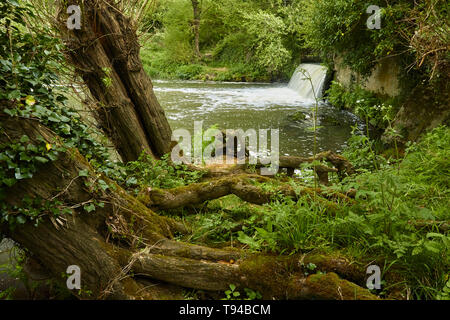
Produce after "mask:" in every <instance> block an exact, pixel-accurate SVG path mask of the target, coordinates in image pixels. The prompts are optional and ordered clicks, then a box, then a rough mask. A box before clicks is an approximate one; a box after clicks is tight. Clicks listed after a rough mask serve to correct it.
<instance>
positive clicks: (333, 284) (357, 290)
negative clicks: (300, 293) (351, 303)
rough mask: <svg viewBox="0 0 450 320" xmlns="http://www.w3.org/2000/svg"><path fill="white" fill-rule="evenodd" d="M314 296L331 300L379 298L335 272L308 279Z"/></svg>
mask: <svg viewBox="0 0 450 320" xmlns="http://www.w3.org/2000/svg"><path fill="white" fill-rule="evenodd" d="M306 286H307V287H308V291H309V292H310V295H311V297H312V298H314V297H316V298H321V299H327V300H328V299H329V300H377V299H378V298H377V297H376V296H375V295H373V294H371V293H370V292H369V291H368V290H366V289H363V288H361V287H359V286H357V285H356V284H354V283H351V282H349V281H346V280H342V279H340V278H339V276H338V275H337V274H335V273H332V272H331V273H327V274H314V275H311V276H309V277H308V278H307V279H306Z"/></svg>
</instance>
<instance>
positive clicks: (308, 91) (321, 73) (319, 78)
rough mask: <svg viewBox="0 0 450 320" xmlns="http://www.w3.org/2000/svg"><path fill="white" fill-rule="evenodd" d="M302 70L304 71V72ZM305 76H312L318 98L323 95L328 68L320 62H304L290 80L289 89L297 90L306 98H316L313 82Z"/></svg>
mask: <svg viewBox="0 0 450 320" xmlns="http://www.w3.org/2000/svg"><path fill="white" fill-rule="evenodd" d="M302 70H303V72H304V73H302ZM305 76H308V77H311V80H312V85H313V86H314V91H315V93H316V96H317V97H318V98H320V97H322V91H323V86H324V84H325V79H326V77H327V68H326V67H324V66H322V65H320V64H313V63H302V64H300V66H299V67H298V68H297V69H296V70H295V72H294V75H293V76H292V78H291V81H289V85H288V88H289V89H292V90H294V91H296V92H297V93H298V94H300V96H302V97H303V98H305V99H314V93H313V89H312V87H311V82H310V81H309V80H308V79H305Z"/></svg>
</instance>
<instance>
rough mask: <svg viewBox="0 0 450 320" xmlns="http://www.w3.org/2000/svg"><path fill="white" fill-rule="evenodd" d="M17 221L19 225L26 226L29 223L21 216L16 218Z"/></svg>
mask: <svg viewBox="0 0 450 320" xmlns="http://www.w3.org/2000/svg"><path fill="white" fill-rule="evenodd" d="M16 221H17V222H18V223H19V224H24V223H25V222H27V219H25V217H24V216H22V215H19V216H17V217H16Z"/></svg>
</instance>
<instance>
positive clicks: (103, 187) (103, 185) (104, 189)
mask: <svg viewBox="0 0 450 320" xmlns="http://www.w3.org/2000/svg"><path fill="white" fill-rule="evenodd" d="M98 184H99V185H100V187H101V188H102V189H103V191H106V190H107V189H109V185H108V184H107V183H106V182H105V181H103V180H101V179H100V180H98Z"/></svg>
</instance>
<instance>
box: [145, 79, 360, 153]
mask: <svg viewBox="0 0 450 320" xmlns="http://www.w3.org/2000/svg"><path fill="white" fill-rule="evenodd" d="M153 83H154V91H155V94H156V96H157V98H158V100H159V102H160V104H161V105H162V107H163V108H164V110H165V112H166V116H167V118H168V120H169V123H170V125H171V127H172V129H173V130H175V129H181V128H183V129H187V130H189V131H190V132H191V133H193V131H194V121H204V123H203V128H204V129H207V128H208V127H210V126H212V125H215V124H217V125H218V127H219V128H220V129H243V130H244V131H246V130H248V129H255V130H259V129H279V130H280V154H281V155H291V156H308V155H312V154H313V148H314V147H313V141H314V132H313V130H311V128H313V123H314V122H313V110H314V100H313V99H311V98H307V97H303V96H302V95H301V94H300V93H298V92H297V91H295V90H293V89H290V88H289V87H288V86H287V84H265V83H230V82H226V83H225V82H223V83H222V82H203V81H167V80H155V81H154V82H153ZM298 111H300V112H302V113H303V114H304V115H305V116H306V117H305V120H300V121H294V120H292V114H294V113H296V112H298ZM356 124H360V123H359V122H358V119H357V118H356V117H355V116H354V115H353V114H351V113H350V112H348V111H342V110H338V109H336V108H333V107H332V106H330V105H329V104H328V103H324V102H322V103H320V105H319V108H318V126H319V128H318V129H317V142H318V143H317V145H318V151H325V150H332V151H335V152H341V151H342V150H343V148H344V147H345V145H346V141H347V140H348V139H349V138H350V136H351V131H352V130H351V127H352V126H353V125H356Z"/></svg>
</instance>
